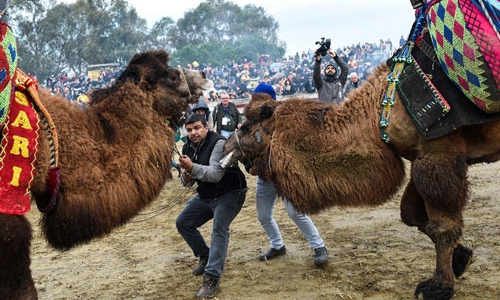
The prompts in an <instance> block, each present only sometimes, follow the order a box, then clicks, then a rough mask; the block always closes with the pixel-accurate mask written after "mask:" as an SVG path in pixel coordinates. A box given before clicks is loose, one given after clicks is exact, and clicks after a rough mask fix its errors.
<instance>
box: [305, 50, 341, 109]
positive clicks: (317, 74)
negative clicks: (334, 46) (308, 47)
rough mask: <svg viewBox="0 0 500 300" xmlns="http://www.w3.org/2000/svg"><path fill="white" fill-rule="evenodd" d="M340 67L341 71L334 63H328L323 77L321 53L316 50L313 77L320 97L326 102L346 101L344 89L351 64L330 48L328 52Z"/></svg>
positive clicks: (337, 102)
mask: <svg viewBox="0 0 500 300" xmlns="http://www.w3.org/2000/svg"><path fill="white" fill-rule="evenodd" d="M326 55H328V56H330V57H331V58H333V60H334V61H335V62H336V63H337V65H338V66H339V67H340V72H339V70H338V69H337V66H336V65H334V64H333V63H328V64H327V65H326V67H325V69H324V73H325V76H324V78H322V77H321V55H320V54H319V53H318V51H317V50H316V51H315V52H314V57H315V58H316V59H315V60H314V71H313V79H314V85H315V86H316V90H318V99H319V100H320V101H323V102H326V103H333V104H339V103H341V102H342V101H344V95H343V93H342V92H343V90H344V86H345V83H346V81H347V72H348V71H349V66H348V65H347V63H346V62H345V61H344V60H343V59H342V58H340V57H339V56H338V55H337V54H335V52H333V51H332V50H330V49H329V50H328V51H327V54H326Z"/></svg>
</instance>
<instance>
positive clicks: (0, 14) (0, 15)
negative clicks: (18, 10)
mask: <svg viewBox="0 0 500 300" xmlns="http://www.w3.org/2000/svg"><path fill="white" fill-rule="evenodd" d="M13 2H14V0H12V1H10V2H9V3H8V4H7V6H6V7H5V8H4V9H3V10H2V12H0V19H1V18H3V16H4V15H5V12H6V11H7V9H8V8H9V7H10V6H11V5H12V3H13Z"/></svg>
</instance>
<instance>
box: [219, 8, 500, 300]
mask: <svg viewBox="0 0 500 300" xmlns="http://www.w3.org/2000/svg"><path fill="white" fill-rule="evenodd" d="M424 2H425V1H424ZM424 2H420V1H412V3H413V4H418V5H421V6H422V7H420V8H419V6H418V5H416V6H414V7H416V8H418V10H417V11H416V12H417V13H416V21H415V23H414V25H413V27H412V31H411V33H410V35H409V39H408V43H407V44H406V45H405V46H404V47H402V48H401V49H399V50H398V51H397V53H396V54H395V55H394V56H393V57H392V58H391V59H389V60H388V62H387V64H385V63H384V64H381V65H380V66H378V67H377V68H376V69H375V71H374V74H373V75H372V76H370V77H369V78H368V80H366V81H365V82H364V83H363V85H362V86H361V87H359V88H358V89H357V90H355V91H353V92H352V94H350V95H349V100H347V101H346V102H344V103H343V104H341V105H339V106H331V105H328V104H324V103H321V102H319V101H316V100H310V99H301V98H291V99H288V100H287V101H284V102H277V101H274V100H273V99H271V98H270V97H269V96H267V95H266V94H254V95H253V96H252V100H251V101H250V102H249V104H248V105H247V107H245V116H246V118H247V121H246V122H245V123H244V124H243V125H242V126H241V130H240V131H238V132H237V134H234V135H232V136H231V137H230V138H229V139H228V140H227V141H226V145H225V149H224V151H225V154H226V156H225V157H224V158H223V160H222V161H223V162H222V165H223V166H228V165H231V164H232V163H234V162H235V161H237V160H240V161H242V162H245V163H250V164H251V166H252V168H253V170H254V171H255V172H256V173H257V174H258V175H259V176H261V177H263V178H264V179H266V180H271V181H274V182H275V184H276V186H277V188H278V190H279V191H280V193H281V194H282V195H283V196H285V197H286V198H287V199H288V200H289V201H290V202H291V203H292V204H293V205H294V206H295V208H296V209H297V210H298V211H300V212H304V213H317V212H319V211H321V210H324V209H326V208H329V207H332V206H354V207H361V206H377V205H380V204H382V203H384V202H386V201H388V200H389V199H390V198H391V197H392V196H393V195H394V194H395V192H396V191H397V190H398V189H399V187H400V185H401V184H402V182H403V180H404V178H405V169H404V165H403V159H406V160H409V161H410V162H411V171H410V180H409V183H408V184H407V186H406V189H405V191H404V193H403V196H402V199H401V206H400V209H401V218H402V220H403V222H404V223H405V224H406V225H408V226H414V227H417V228H418V230H420V231H421V232H423V233H424V234H425V235H427V236H428V237H429V238H430V239H431V241H432V242H433V243H434V245H435V250H436V267H435V272H434V275H433V277H432V278H430V279H428V280H426V281H423V282H420V283H419V284H418V285H417V288H416V290H415V297H420V296H422V297H423V299H427V300H429V299H440V300H441V299H443V300H447V299H450V298H451V297H452V296H453V294H454V286H455V280H456V278H458V277H459V276H461V275H462V274H463V273H464V272H465V271H466V269H467V266H468V265H469V264H470V262H471V259H472V251H471V250H470V249H469V248H467V247H465V246H463V245H462V244H461V243H460V239H461V237H462V229H463V226H464V224H463V217H462V213H463V210H464V207H465V205H466V203H467V200H468V197H469V183H468V180H467V170H468V166H469V165H472V164H477V163H491V162H495V161H498V160H499V159H500V113H499V109H498V108H499V107H498V105H499V103H500V98H499V97H500V96H499V95H500V94H499V91H498V86H499V84H498V82H499V78H498V60H496V59H494V58H495V57H496V56H495V55H496V54H494V53H493V52H492V51H496V50H495V49H498V43H499V42H498V39H497V36H496V35H495V34H494V33H493V32H494V31H493V29H491V28H490V29H488V30H486V29H485V28H486V27H487V26H490V25H489V23H488V22H487V21H485V22H483V21H481V22H478V21H477V20H481V18H484V16H482V15H480V14H478V13H476V12H475V10H476V7H475V6H474V5H472V4H471V2H470V1H460V5H457V3H456V1H428V2H425V4H424ZM471 12H472V13H471ZM462 13H463V14H467V17H463V16H462V15H460V14H462ZM450 15H453V17H449V16H450ZM443 19H445V20H444V21H443ZM428 20H429V24H427V21H428ZM440 22H441V23H440ZM465 23H467V24H465ZM464 24H465V25H464ZM455 32H456V36H451V35H453V34H455ZM488 34H491V35H490V36H488ZM444 35H446V37H443V36H444ZM452 38H453V43H454V44H453V46H451V45H449V44H451V42H449V41H450V40H451V39H452ZM462 40H463V45H465V46H464V47H463V48H460V47H458V46H457V45H458V44H459V42H461V41H462ZM477 41H479V42H477ZM476 42H477V44H476ZM447 43H449V44H447ZM449 49H452V51H451V50H449ZM443 58H444V59H443ZM464 62H465V63H464ZM462 63H463V64H462ZM459 67H462V69H459ZM455 72H456V73H455ZM462 72H463V73H462ZM463 74H467V76H468V77H464V76H463ZM460 88H463V89H460ZM469 100H471V101H469ZM472 102H474V104H476V105H477V107H476V106H474V104H472ZM487 112H488V113H487Z"/></svg>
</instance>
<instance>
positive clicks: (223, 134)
mask: <svg viewBox="0 0 500 300" xmlns="http://www.w3.org/2000/svg"><path fill="white" fill-rule="evenodd" d="M233 133H234V131H227V130H221V131H220V135H222V136H223V137H225V138H228V137H230V136H231V134H233Z"/></svg>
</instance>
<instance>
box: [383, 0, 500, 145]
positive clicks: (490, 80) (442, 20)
mask: <svg viewBox="0 0 500 300" xmlns="http://www.w3.org/2000/svg"><path fill="white" fill-rule="evenodd" d="M495 2H497V1H495ZM496 5H497V6H495V5H494V4H492V3H490V2H488V1H487V0H428V1H425V3H423V5H422V6H420V7H419V8H417V10H416V20H415V23H414V25H413V28H412V31H411V33H410V36H409V38H408V41H407V43H406V45H405V46H404V47H402V48H401V49H399V50H398V51H397V52H396V54H395V55H394V56H393V57H392V58H391V59H390V60H389V64H390V65H391V66H392V70H393V72H392V73H391V74H390V75H389V77H388V80H389V82H390V84H389V89H388V92H387V93H386V95H385V98H384V100H383V101H384V102H383V106H384V109H386V107H388V106H389V105H390V104H391V100H392V101H394V100H393V93H394V92H395V91H396V90H397V91H398V92H399V95H400V96H401V98H402V99H403V101H404V102H405V105H406V107H407V109H408V112H409V114H410V115H411V116H412V119H413V121H414V123H415V125H416V127H417V128H418V129H419V131H420V133H421V134H422V136H424V137H425V138H426V139H432V138H437V137H440V136H443V135H446V134H448V133H450V132H451V131H453V130H455V129H457V128H459V127H461V126H464V125H474V124H484V123H487V122H491V121H493V120H496V119H498V118H500V74H499V73H500V61H499V60H498V57H500V35H499V33H498V32H499V30H498V29H499V27H500V25H499V16H500V13H499V8H500V7H499V6H498V4H496ZM422 91H424V93H422ZM422 94H424V96H422ZM410 99H411V101H410ZM386 116H387V114H383V116H382V120H381V126H382V128H383V127H384V125H387V121H388V120H386V119H384V118H385V117H386Z"/></svg>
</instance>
